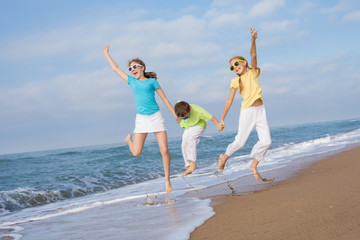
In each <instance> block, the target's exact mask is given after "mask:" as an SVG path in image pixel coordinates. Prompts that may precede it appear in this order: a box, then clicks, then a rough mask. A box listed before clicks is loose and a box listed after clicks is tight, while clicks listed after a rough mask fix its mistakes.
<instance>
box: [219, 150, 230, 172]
mask: <svg viewBox="0 0 360 240" xmlns="http://www.w3.org/2000/svg"><path fill="white" fill-rule="evenodd" d="M228 159H229V156H228V155H226V154H224V155H220V156H219V165H218V168H219V169H220V170H223V169H224V168H225V163H226V161H227V160H228Z"/></svg>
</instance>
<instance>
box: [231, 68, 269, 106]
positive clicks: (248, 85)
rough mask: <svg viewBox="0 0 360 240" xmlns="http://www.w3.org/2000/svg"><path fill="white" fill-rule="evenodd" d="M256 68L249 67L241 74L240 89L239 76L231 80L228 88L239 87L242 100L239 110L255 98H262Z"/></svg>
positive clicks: (251, 102)
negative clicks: (240, 87)
mask: <svg viewBox="0 0 360 240" xmlns="http://www.w3.org/2000/svg"><path fill="white" fill-rule="evenodd" d="M258 71H259V70H257V69H249V70H248V71H247V72H246V73H245V74H244V75H243V76H241V84H242V89H241V92H240V89H239V77H236V78H234V79H232V80H231V86H230V88H235V89H239V92H240V94H241V96H242V97H243V99H244V100H243V101H242V102H241V110H245V109H247V108H248V107H251V105H252V104H253V103H254V102H255V101H256V100H257V99H259V98H260V99H261V100H263V98H262V90H261V87H260V83H259V76H258Z"/></svg>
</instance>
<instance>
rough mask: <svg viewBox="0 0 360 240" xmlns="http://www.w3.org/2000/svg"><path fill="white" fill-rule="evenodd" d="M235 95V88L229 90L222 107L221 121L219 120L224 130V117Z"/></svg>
mask: <svg viewBox="0 0 360 240" xmlns="http://www.w3.org/2000/svg"><path fill="white" fill-rule="evenodd" d="M235 93H236V89H235V88H230V93H229V97H228V99H227V100H226V102H225V106H224V110H223V114H222V116H221V120H220V125H221V126H222V127H223V128H224V127H225V123H224V120H225V117H226V115H227V113H228V111H229V109H230V107H231V105H232V103H233V101H234V97H235Z"/></svg>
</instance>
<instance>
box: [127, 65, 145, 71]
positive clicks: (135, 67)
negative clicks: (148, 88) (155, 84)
mask: <svg viewBox="0 0 360 240" xmlns="http://www.w3.org/2000/svg"><path fill="white" fill-rule="evenodd" d="M138 67H142V65H141V64H134V65H132V66H130V67H129V72H131V70H133V69H137V68H138Z"/></svg>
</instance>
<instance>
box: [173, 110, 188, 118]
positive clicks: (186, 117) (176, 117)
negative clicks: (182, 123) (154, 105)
mask: <svg viewBox="0 0 360 240" xmlns="http://www.w3.org/2000/svg"><path fill="white" fill-rule="evenodd" d="M190 113H191V110H190V111H189V116H188V117H186V118H179V117H176V118H177V119H178V120H186V119H189V118H190Z"/></svg>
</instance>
